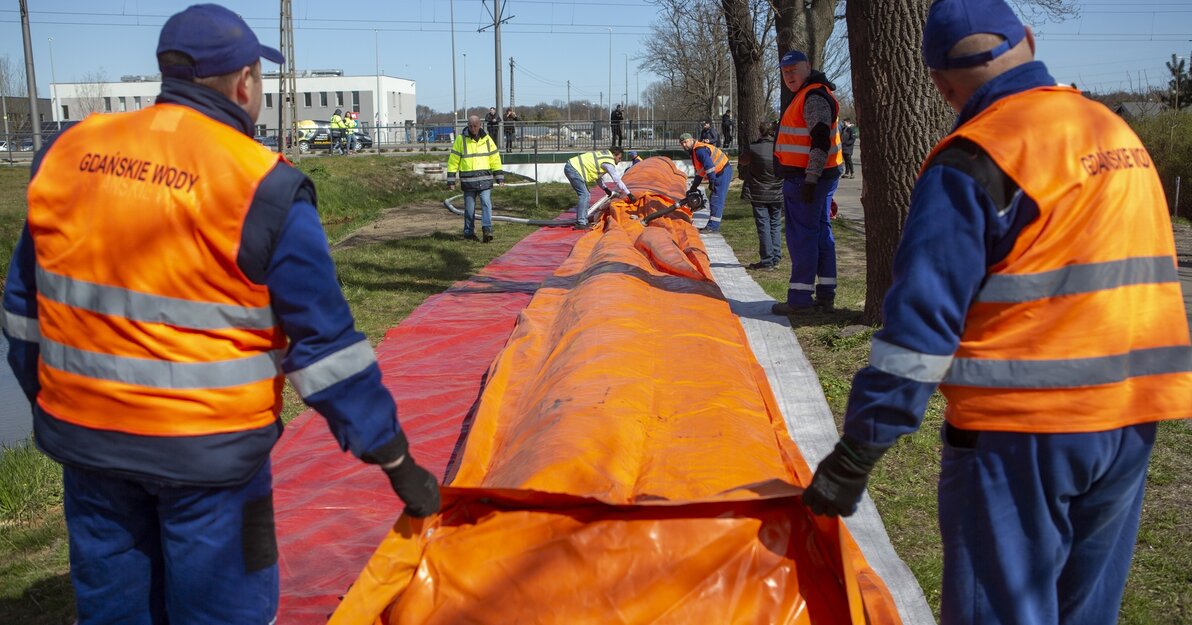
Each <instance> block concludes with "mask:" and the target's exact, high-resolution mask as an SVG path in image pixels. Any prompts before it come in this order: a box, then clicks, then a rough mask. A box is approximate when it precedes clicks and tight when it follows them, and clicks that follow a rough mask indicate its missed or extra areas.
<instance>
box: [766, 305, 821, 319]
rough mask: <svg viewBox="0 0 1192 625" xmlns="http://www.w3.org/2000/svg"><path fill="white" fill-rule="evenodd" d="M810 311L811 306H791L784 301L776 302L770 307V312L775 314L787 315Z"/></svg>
mask: <svg viewBox="0 0 1192 625" xmlns="http://www.w3.org/2000/svg"><path fill="white" fill-rule="evenodd" d="M811 311H812V307H811V306H791V305H790V304H787V303H786V302H778V303H777V304H774V305H773V306H771V307H770V312H771V313H772V314H775V315H782V316H785V317H789V316H791V315H799V314H803V313H808V312H811Z"/></svg>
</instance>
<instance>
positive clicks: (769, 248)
mask: <svg viewBox="0 0 1192 625" xmlns="http://www.w3.org/2000/svg"><path fill="white" fill-rule="evenodd" d="M753 224H754V225H755V226H757V242H758V250H757V253H758V256H759V257H760V258H761V261H760V262H761V264H763V265H770V266H773V265H777V264H778V263H780V262H782V203H781V202H767V203H765V204H754V205H753Z"/></svg>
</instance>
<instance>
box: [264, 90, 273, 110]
mask: <svg viewBox="0 0 1192 625" xmlns="http://www.w3.org/2000/svg"><path fill="white" fill-rule="evenodd" d="M265 108H267V109H271V108H273V94H272V93H266V94H265Z"/></svg>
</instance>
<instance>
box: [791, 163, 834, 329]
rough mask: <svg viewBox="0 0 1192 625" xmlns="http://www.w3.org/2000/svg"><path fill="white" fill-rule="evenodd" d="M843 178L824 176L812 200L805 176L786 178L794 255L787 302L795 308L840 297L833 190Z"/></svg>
mask: <svg viewBox="0 0 1192 625" xmlns="http://www.w3.org/2000/svg"><path fill="white" fill-rule="evenodd" d="M839 182H840V179H839V178H832V179H831V180H823V179H821V180H820V181H819V183H818V184H816V185H815V195H814V196H813V197H812V200H811V203H810V204H804V203H803V199H802V194H803V184H804V181H803V180H802V179H799V178H796V179H789V178H788V179H786V180H783V181H782V203H783V208H784V209H785V210H786V251H787V253H789V254H790V258H791V280H790V284H789V285H787V290H786V303H787V305H789V306H791V307H792V308H809V307H811V306H812V305H813V304H814V303H815V302H814V301H813V300H812V293H814V294H815V299H818V300H821V301H830V300H834V299H836V239H835V238H834V237H833V236H832V222H831V211H832V194H834V193H836V185H837V184H838V183H839Z"/></svg>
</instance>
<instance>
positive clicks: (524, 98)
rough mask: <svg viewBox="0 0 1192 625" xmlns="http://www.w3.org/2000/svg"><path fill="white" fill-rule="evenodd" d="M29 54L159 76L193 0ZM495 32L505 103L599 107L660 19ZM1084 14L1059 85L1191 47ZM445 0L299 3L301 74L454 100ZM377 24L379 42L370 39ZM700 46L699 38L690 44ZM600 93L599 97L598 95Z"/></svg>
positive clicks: (47, 22)
mask: <svg viewBox="0 0 1192 625" xmlns="http://www.w3.org/2000/svg"><path fill="white" fill-rule="evenodd" d="M29 4H30V15H31V18H32V34H33V54H34V58H35V60H36V66H37V82H38V92H39V95H41V96H43V97H46V96H48V95H49V89H48V84H49V81H50V76H51V67H50V65H51V63H50V57H51V55H50V48H51V44H50V42H49V38H51V37H52V38H53V43H52V47H53V55H52V56H53V75H54V76H55V77H56V78H57V80H58V81H60V82H69V81H77V80H81V79H82V78H83V77H84V76H85V75H87V74H93V73H95V72H98V71H100V70H102V71H103V72H104V73H105V74H106V75H107V76H108V78H109V79H112V80H117V79H119V77H120V76H122V75H126V74H153V73H155V72H156V71H157V68H156V63H155V61H154V57H153V53H154V49H155V47H156V42H157V34H158V31H159V30H160V27H161V24H162V23H164V22H165V19H166V17H167V16H169V15H170V14H172V13H174V12H177V11H179V10H181V9H182V8H184V7H185V6H187V5H188V4H191V2H188V1H175V0H29ZM224 4H225V5H226V6H228V7H229V8H231V9H233V10H235V11H237V12H238V13H240V14H241V15H242V16H244V17H245V19H246V21H248V23H249V25H250V26H252V27H253V29H254V30H255V31H256V32H257V35H258V36H259V37H260V38H261V40H262V42H264V43H266V44H267V45H274V46H276V45H277V44H278V40H279V34H278V27H277V25H278V20H277V14H278V6H279V3H278V2H277V1H275V0H227V1H226V2H224ZM502 4H503V5H504V9H503V11H504V14H505V16H506V18H508V22H507V23H506V24H505V25H504V26H503V28H502V50H501V56H502V72H503V79H504V84H505V102H506V103H508V93H509V92H508V89H509V71H508V69H509V65H508V63H509V57H510V56H512V57H514V59H515V62H516V64H517V66H518V70H517V72H516V85H515V87H516V101H517V103H518V104H534V103H538V102H540V101H546V102H550V101H553V100H556V99H557V100H566V98H567V89H566V84H565V83H566V81H567V80H570V81H571V97H572V99H582V98H588V99H590V100H592V101H593V102H595V101H597V100H598V99H599V97H600V95H599V94H600V92H602V91H608V82H609V48H610V35H609V32H608V30H607V28H608V27H611V28H612V29H613V30H612V35H611V47H612V64H611V65H612V84H613V87H612V90H613V93H614V94H616V97H618V98H619V97H620V93H621V92H623V91H625V88H626V84H625V83H626V64H628V91H629V93H630V100H631V101H632V100H634V99H635V94H636V93H637V92H638V86H639V85H640V87H641V89H644V88H645V87H646V85H647V84H648V83H649V82H650V81H651V80H653V79H654V77H653V76H651V75H649V74H646V73H641V74H639V73H638V70H637V68H636V65H637V62H638V61H637V59H636V58H635V57H636V56H637V55H638V54H640V53H641V47H640V45H639V41H640V40H641V39H642V38H644V37H646V36H648V33H649V30H650V29H649V26H650V24H651V22H652V21H653V20H654V19H655V16H656V15H657V11H656V9H655V8H654V7H652V6H650V5H647V4H645V3H644V2H643V1H642V0H604V1H598V0H507V1H506V2H503V3H502ZM1078 4H1079V6H1080V9H1081V16H1080V17H1078V18H1075V19H1071V20H1068V21H1065V22H1061V23H1046V22H1045V23H1041V24H1037V25H1036V33H1037V35H1038V38H1039V45H1038V58H1039V59H1040V60H1043V61H1044V62H1046V63H1047V64H1048V66H1049V67H1050V68H1051V69H1052V73H1053V75H1055V77H1056V78H1057V79H1058V80H1059V81H1060V82H1063V83H1069V82H1076V83H1077V84H1078V85H1080V86H1081V87H1082V88H1084V89H1088V90H1093V91H1110V90H1114V89H1117V88H1128V87H1130V86H1132V85H1133V86H1137V85H1138V84H1148V83H1149V84H1151V85H1153V86H1160V85H1166V82H1167V76H1168V72H1167V71H1166V69H1164V62H1165V61H1167V60H1169V59H1170V58H1171V55H1172V54H1178V55H1180V56H1183V57H1185V58H1186V57H1188V56H1189V54H1190V53H1192V2H1190V1H1189V0H1155V1H1154V2H1138V1H1131V2H1125V1H1122V0H1118V1H1114V0H1081V1H1080V2H1079V3H1078ZM451 5H452V0H353V1H350V2H340V3H336V2H329V1H327V0H294V2H293V9H294V25H295V28H296V33H295V42H296V52H297V60H298V67H299V68H301V69H343V70H344V71H345V72H346V73H348V74H354V75H372V74H373V73H375V72H376V67H377V59H378V57H379V61H380V68H381V71H382V72H383V73H384V74H386V75H389V76H398V77H402V78H409V79H412V80H414V81H416V85H417V98H418V103H419V104H422V105H427V106H430V107H432V108H435V109H437V110H440V111H446V110H450V108H451V106H452V89H451V74H452V62H451V61H452V58H451V56H452V55H451V37H450V30H451V11H450V9H451ZM5 6H6V7H8V8H5V9H0V54H7V55H8V56H9V57H11V58H12V60H13V61H14V62H15V63H16V64H17V65H18V66H23V58H24V53H23V48H22V43H21V28H20V14H19V12H18V11H17V7H18V5H17V2H15V1H10V2H6V3H5ZM454 7H455V50H456V64H455V66H456V81H457V85H458V89H457V95H456V100H457V101H458V104H459V106H463V104H464V91H465V88H464V85H463V81H464V72H465V69H464V57H463V55H464V54H465V53H466V54H467V63H466V66H467V68H466V71H467V81H468V84H467V88H466V91H467V100H468V104H471V105H473V106H476V105H481V104H488V105H491V104H492V103H493V101H494V88H495V87H494V80H493V73H494V52H495V51H494V46H493V36H492V31H491V29H489V30H487V31H485V32H483V33H479V32H477V30H478V29H479V28H480V27H481V26H483V25H485V24H488V23H491V18H490V15H489V11H490V10H491V9H492V2H491V0H490V1H489V2H487V3H484V2H482V0H454ZM374 30H375V31H376V34H375V36H374ZM692 45H698V42H692ZM605 97H606V98H607V95H606V96H605Z"/></svg>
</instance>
